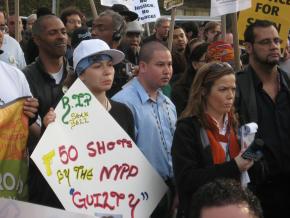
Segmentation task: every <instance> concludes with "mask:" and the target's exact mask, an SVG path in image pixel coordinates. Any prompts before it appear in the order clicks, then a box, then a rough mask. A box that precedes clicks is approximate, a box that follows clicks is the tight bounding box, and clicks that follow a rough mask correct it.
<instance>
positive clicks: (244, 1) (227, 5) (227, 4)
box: [210, 0, 251, 17]
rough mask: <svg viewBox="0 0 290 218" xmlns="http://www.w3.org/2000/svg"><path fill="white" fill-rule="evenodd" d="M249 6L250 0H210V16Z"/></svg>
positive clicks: (236, 10)
mask: <svg viewBox="0 0 290 218" xmlns="http://www.w3.org/2000/svg"><path fill="white" fill-rule="evenodd" d="M250 7H251V0H211V7H210V16H211V17H217V16H221V15H225V14H230V13H235V12H238V11H241V10H245V9H247V8H250Z"/></svg>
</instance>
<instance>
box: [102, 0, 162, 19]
mask: <svg viewBox="0 0 290 218" xmlns="http://www.w3.org/2000/svg"><path fill="white" fill-rule="evenodd" d="M113 4H123V5H126V6H127V7H128V9H129V10H131V11H133V12H135V13H137V14H138V21H139V22H140V23H141V24H145V23H150V22H155V21H156V20H157V18H159V17H160V10H159V5H158V1H157V0H134V1H132V0H128V1H126V0H101V5H105V6H112V5H113Z"/></svg>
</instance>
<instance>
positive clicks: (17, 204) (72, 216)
mask: <svg viewBox="0 0 290 218" xmlns="http://www.w3.org/2000/svg"><path fill="white" fill-rule="evenodd" d="M0 217H1V218H39V217H41V218H96V217H93V216H89V215H85V214H77V213H72V212H67V211H65V210H60V209H55V208H52V207H45V206H40V205H37V204H30V203H26V202H22V201H15V200H11V199H4V198H0ZM99 218H101V217H99ZM102 218H103V217H102Z"/></svg>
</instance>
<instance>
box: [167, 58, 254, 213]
mask: <svg viewBox="0 0 290 218" xmlns="http://www.w3.org/2000/svg"><path fill="white" fill-rule="evenodd" d="M235 84H236V79H235V72H234V70H233V69H232V67H231V66H230V65H229V64H227V63H223V62H211V63H208V64H205V65H203V66H202V67H201V68H200V69H199V70H198V72H197V74H196V76H195V79H194V81H193V84H192V87H191V91H190V96H189V101H188V104H187V106H186V108H185V110H184V111H183V113H182V114H181V117H180V119H179V121H178V122H177V126H176V130H175V133H174V138H173V145H172V159H173V169H174V174H175V179H176V186H177V190H178V192H179V200H180V205H179V211H178V217H188V207H189V202H190V198H191V196H192V194H193V193H194V192H195V191H196V190H197V189H198V188H199V187H200V186H202V185H204V184H206V183H208V182H210V181H213V180H214V179H216V178H231V179H236V180H239V179H240V176H241V173H242V172H244V171H246V170H248V169H249V168H250V167H251V166H252V165H253V161H252V160H246V159H243V158H242V157H241V153H242V152H241V149H240V145H239V143H238V140H237V134H236V133H237V131H236V129H237V121H236V117H235V114H234V105H233V103H234V98H235V88H236V85H235Z"/></svg>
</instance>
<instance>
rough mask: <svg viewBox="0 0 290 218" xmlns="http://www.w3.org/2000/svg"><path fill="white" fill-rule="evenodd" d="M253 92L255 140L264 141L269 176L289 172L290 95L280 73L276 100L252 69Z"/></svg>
mask: <svg viewBox="0 0 290 218" xmlns="http://www.w3.org/2000/svg"><path fill="white" fill-rule="evenodd" d="M252 76H253V83H254V87H255V92H256V101H257V112H258V131H257V133H256V137H258V138H262V139H263V140H264V142H265V145H266V147H265V151H264V154H265V157H266V159H267V162H268V164H269V168H270V173H271V174H272V175H273V174H281V173H282V174H284V173H289V172H290V96H289V90H288V88H289V87H288V86H287V84H286V82H285V81H284V78H283V77H282V74H281V72H280V71H279V73H278V78H277V80H278V82H279V90H278V93H277V96H276V98H275V101H273V100H272V99H271V97H270V96H269V95H268V94H267V93H266V92H265V90H264V89H263V83H262V81H261V80H260V79H259V78H258V76H257V75H256V74H255V72H254V71H253V70H252Z"/></svg>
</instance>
